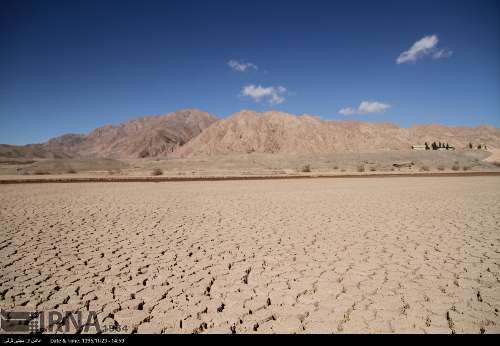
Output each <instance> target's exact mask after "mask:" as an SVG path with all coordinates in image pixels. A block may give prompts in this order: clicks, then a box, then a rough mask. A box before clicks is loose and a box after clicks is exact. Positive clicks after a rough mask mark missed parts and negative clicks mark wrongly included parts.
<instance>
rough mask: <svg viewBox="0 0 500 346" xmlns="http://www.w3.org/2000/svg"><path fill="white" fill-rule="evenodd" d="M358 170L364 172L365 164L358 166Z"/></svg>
mask: <svg viewBox="0 0 500 346" xmlns="http://www.w3.org/2000/svg"><path fill="white" fill-rule="evenodd" d="M357 170H358V172H360V173H361V172H364V171H365V166H358V169H357Z"/></svg>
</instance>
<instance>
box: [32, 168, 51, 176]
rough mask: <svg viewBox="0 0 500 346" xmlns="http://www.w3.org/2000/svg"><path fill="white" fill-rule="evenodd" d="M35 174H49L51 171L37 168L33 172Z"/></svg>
mask: <svg viewBox="0 0 500 346" xmlns="http://www.w3.org/2000/svg"><path fill="white" fill-rule="evenodd" d="M33 174H34V175H49V174H50V172H49V171H44V170H41V169H37V170H36V171H34V172H33Z"/></svg>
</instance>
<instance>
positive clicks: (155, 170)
mask: <svg viewBox="0 0 500 346" xmlns="http://www.w3.org/2000/svg"><path fill="white" fill-rule="evenodd" d="M151 175H153V176H158V175H163V171H162V170H161V169H160V168H155V169H153V170H152V171H151Z"/></svg>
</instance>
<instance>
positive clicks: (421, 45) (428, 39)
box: [396, 35, 453, 64]
mask: <svg viewBox="0 0 500 346" xmlns="http://www.w3.org/2000/svg"><path fill="white" fill-rule="evenodd" d="M438 42H439V38H438V37H437V35H430V36H425V37H423V38H421V39H420V40H418V41H417V42H415V43H414V44H413V45H412V46H411V47H410V49H408V50H407V51H404V52H403V53H401V54H400V55H399V56H398V58H397V59H396V63H397V64H404V63H407V62H415V61H417V60H418V59H420V58H423V57H425V56H427V55H431V56H432V57H433V58H434V59H441V58H447V57H450V56H451V55H452V54H453V52H452V51H451V50H448V49H446V48H438V47H437V44H438Z"/></svg>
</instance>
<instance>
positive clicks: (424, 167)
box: [420, 166, 430, 172]
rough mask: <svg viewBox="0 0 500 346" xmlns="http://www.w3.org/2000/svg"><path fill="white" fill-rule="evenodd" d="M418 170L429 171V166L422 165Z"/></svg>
mask: <svg viewBox="0 0 500 346" xmlns="http://www.w3.org/2000/svg"><path fill="white" fill-rule="evenodd" d="M420 170H421V171H422V172H429V171H430V168H429V166H422V167H420Z"/></svg>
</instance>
